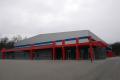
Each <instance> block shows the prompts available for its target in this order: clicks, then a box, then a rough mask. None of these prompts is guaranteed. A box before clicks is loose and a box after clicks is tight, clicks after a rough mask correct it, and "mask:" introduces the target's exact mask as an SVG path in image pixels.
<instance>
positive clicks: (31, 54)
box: [30, 46, 34, 60]
mask: <svg viewBox="0 0 120 80" xmlns="http://www.w3.org/2000/svg"><path fill="white" fill-rule="evenodd" d="M33 52H34V46H32V47H31V49H30V59H31V60H33V59H34V53H33Z"/></svg>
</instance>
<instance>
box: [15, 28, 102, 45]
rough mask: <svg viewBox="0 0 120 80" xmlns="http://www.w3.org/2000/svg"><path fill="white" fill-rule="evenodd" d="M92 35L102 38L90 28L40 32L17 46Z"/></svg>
mask: <svg viewBox="0 0 120 80" xmlns="http://www.w3.org/2000/svg"><path fill="white" fill-rule="evenodd" d="M90 35H91V36H92V37H94V38H95V39H96V40H101V39H100V38H98V37H97V36H95V35H94V34H93V33H91V32H90V31H88V30H79V31H69V32H58V33H48V34H39V35H37V36H34V37H31V38H28V39H25V40H22V41H20V42H18V43H16V44H15V46H19V45H26V44H34V43H39V42H46V41H54V40H62V39H67V38H74V37H84V36H90ZM73 42H74V41H73ZM83 42H84V41H83Z"/></svg>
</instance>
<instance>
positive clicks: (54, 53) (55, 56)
mask: <svg viewBox="0 0 120 80" xmlns="http://www.w3.org/2000/svg"><path fill="white" fill-rule="evenodd" d="M55 45H56V43H55V41H53V54H52V56H53V60H56V59H57V55H56V50H55Z"/></svg>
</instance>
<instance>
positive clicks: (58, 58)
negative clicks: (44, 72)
mask: <svg viewBox="0 0 120 80" xmlns="http://www.w3.org/2000/svg"><path fill="white" fill-rule="evenodd" d="M56 56H57V60H62V49H61V48H56Z"/></svg>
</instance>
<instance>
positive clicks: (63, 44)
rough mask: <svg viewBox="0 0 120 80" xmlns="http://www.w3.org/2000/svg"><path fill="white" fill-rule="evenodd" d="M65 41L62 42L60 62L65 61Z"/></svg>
mask: <svg viewBox="0 0 120 80" xmlns="http://www.w3.org/2000/svg"><path fill="white" fill-rule="evenodd" d="M64 46H65V40H62V60H65V59H66V54H65V48H64Z"/></svg>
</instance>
